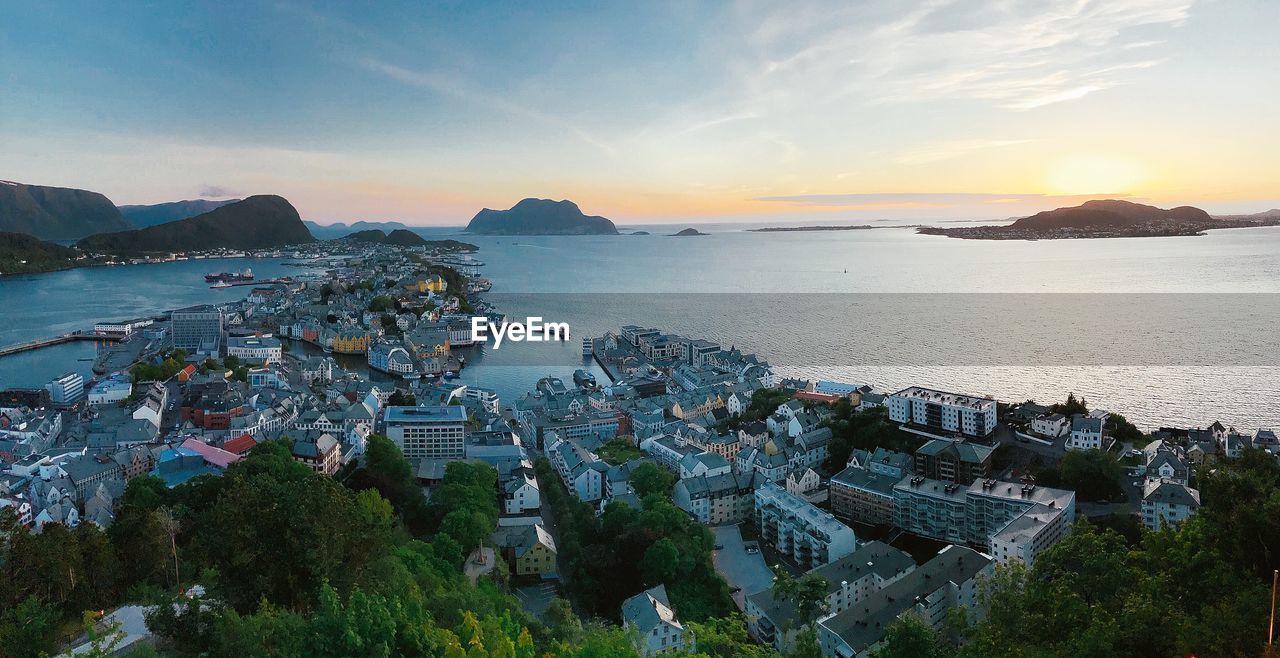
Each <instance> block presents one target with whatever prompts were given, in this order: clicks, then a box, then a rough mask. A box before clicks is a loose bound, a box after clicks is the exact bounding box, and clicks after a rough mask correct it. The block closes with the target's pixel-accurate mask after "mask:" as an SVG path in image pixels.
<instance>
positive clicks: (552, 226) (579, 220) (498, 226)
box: [466, 199, 618, 235]
mask: <svg viewBox="0 0 1280 658" xmlns="http://www.w3.org/2000/svg"><path fill="white" fill-rule="evenodd" d="M466 230H467V232H468V233H479V234H482V235H617V234H618V228H617V227H616V226H614V225H613V222H611V221H609V220H607V219H605V218H604V217H597V216H591V215H584V214H582V211H581V210H579V209H578V206H577V204H575V203H574V202H572V201H552V200H551V199H524V200H523V201H521V202H520V203H517V204H516V205H515V206H513V207H511V209H509V210H490V209H488V208H485V209H484V210H481V211H480V212H478V213H476V216H475V217H473V218H472V219H471V223H469V224H467V229H466Z"/></svg>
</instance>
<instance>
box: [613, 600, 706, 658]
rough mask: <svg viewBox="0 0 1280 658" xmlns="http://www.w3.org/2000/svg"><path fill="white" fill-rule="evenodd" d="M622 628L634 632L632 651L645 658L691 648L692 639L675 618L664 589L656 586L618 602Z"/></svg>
mask: <svg viewBox="0 0 1280 658" xmlns="http://www.w3.org/2000/svg"><path fill="white" fill-rule="evenodd" d="M622 625H623V626H631V627H632V628H634V629H635V630H636V638H637V639H636V641H637V642H638V644H639V646H637V647H636V649H637V650H638V651H639V652H640V654H641V655H643V656H645V657H646V658H648V657H649V656H656V655H658V654H663V653H676V652H683V651H685V650H686V649H687V650H689V651H692V650H693V648H694V646H693V645H694V641H693V636H692V635H690V634H689V632H688V631H687V630H686V629H685V627H684V624H681V623H680V620H679V619H677V618H676V613H675V610H673V609H672V608H671V601H670V600H669V599H667V588H666V587H664V586H662V585H658V586H657V587H654V588H653V589H648V590H645V591H643V592H640V593H639V594H636V595H635V596H633V597H631V598H629V599H627V600H626V601H623V602H622Z"/></svg>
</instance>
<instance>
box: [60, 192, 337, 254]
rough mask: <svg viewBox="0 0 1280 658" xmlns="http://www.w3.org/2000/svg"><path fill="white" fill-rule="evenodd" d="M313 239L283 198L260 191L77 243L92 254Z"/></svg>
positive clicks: (261, 246)
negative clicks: (183, 216) (185, 215)
mask: <svg viewBox="0 0 1280 658" xmlns="http://www.w3.org/2000/svg"><path fill="white" fill-rule="evenodd" d="M314 241H315V238H314V237H312V236H311V233H310V232H309V231H308V230H307V227H306V226H304V225H303V224H302V219H301V218H300V217H298V211H297V210H296V209H294V207H293V205H291V204H290V203H289V202H288V201H286V200H285V199H284V197H279V196H275V195H270V194H262V195H256V196H251V197H249V198H247V199H245V200H243V201H237V202H235V203H230V204H227V205H225V206H222V207H220V208H216V209H214V210H211V211H209V212H207V213H204V214H201V215H196V216H195V217H190V218H187V219H180V220H178V221H176V222H168V223H166V224H158V225H156V226H151V227H148V228H142V229H134V230H131V231H119V232H115V233H99V234H97V235H91V236H89V237H87V238H84V239H83V240H80V242H79V243H77V246H78V247H80V248H81V249H83V250H85V251H89V252H94V253H108V254H145V253H172V252H179V251H203V250H208V249H216V248H226V249H267V248H272V247H283V246H286V245H294V244H304V243H308V242H314Z"/></svg>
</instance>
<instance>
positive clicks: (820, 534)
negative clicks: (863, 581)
mask: <svg viewBox="0 0 1280 658" xmlns="http://www.w3.org/2000/svg"><path fill="white" fill-rule="evenodd" d="M755 503H756V521H757V527H758V528H759V529H760V537H761V538H762V539H764V540H765V541H768V542H769V543H770V544H773V546H774V547H775V548H777V549H778V552H780V553H783V554H785V555H789V556H790V557H791V558H792V559H793V560H795V562H796V563H797V564H799V565H800V567H802V568H805V569H812V568H813V567H816V566H820V565H823V564H827V563H828V562H832V561H835V560H839V559H840V558H842V557H844V556H846V555H848V554H850V553H852V552H853V551H854V549H855V548H857V545H858V542H857V537H855V536H854V534H853V529H852V528H850V527H849V526H847V525H845V524H843V523H841V522H840V521H839V520H838V519H836V517H834V516H832V515H831V513H830V512H826V511H823V510H820V509H818V508H817V507H814V506H813V504H812V503H810V502H809V501H807V500H805V499H804V498H801V497H800V496H796V495H795V494H791V493H787V491H786V490H785V489H783V488H782V487H779V486H778V485H776V484H774V483H772V482H765V483H763V484H761V485H760V486H759V487H758V488H757V489H756V500H755Z"/></svg>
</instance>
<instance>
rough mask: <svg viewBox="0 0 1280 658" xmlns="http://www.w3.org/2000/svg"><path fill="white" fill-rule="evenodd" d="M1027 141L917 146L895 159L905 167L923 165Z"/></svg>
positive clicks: (956, 141)
mask: <svg viewBox="0 0 1280 658" xmlns="http://www.w3.org/2000/svg"><path fill="white" fill-rule="evenodd" d="M1028 141H1030V140H1025V139H952V140H945V141H938V142H929V143H927V144H922V145H920V146H916V147H914V148H912V149H909V150H907V151H906V152H904V153H902V154H901V155H899V156H898V157H897V158H894V161H895V162H897V163H898V164H903V165H922V164H930V163H933V162H942V161H944V160H951V159H954V158H958V157H960V156H962V155H967V154H969V153H972V152H974V151H983V150H987V149H994V148H1000V147H1004V146H1014V145H1017V144H1026V143H1027V142H1028Z"/></svg>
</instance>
